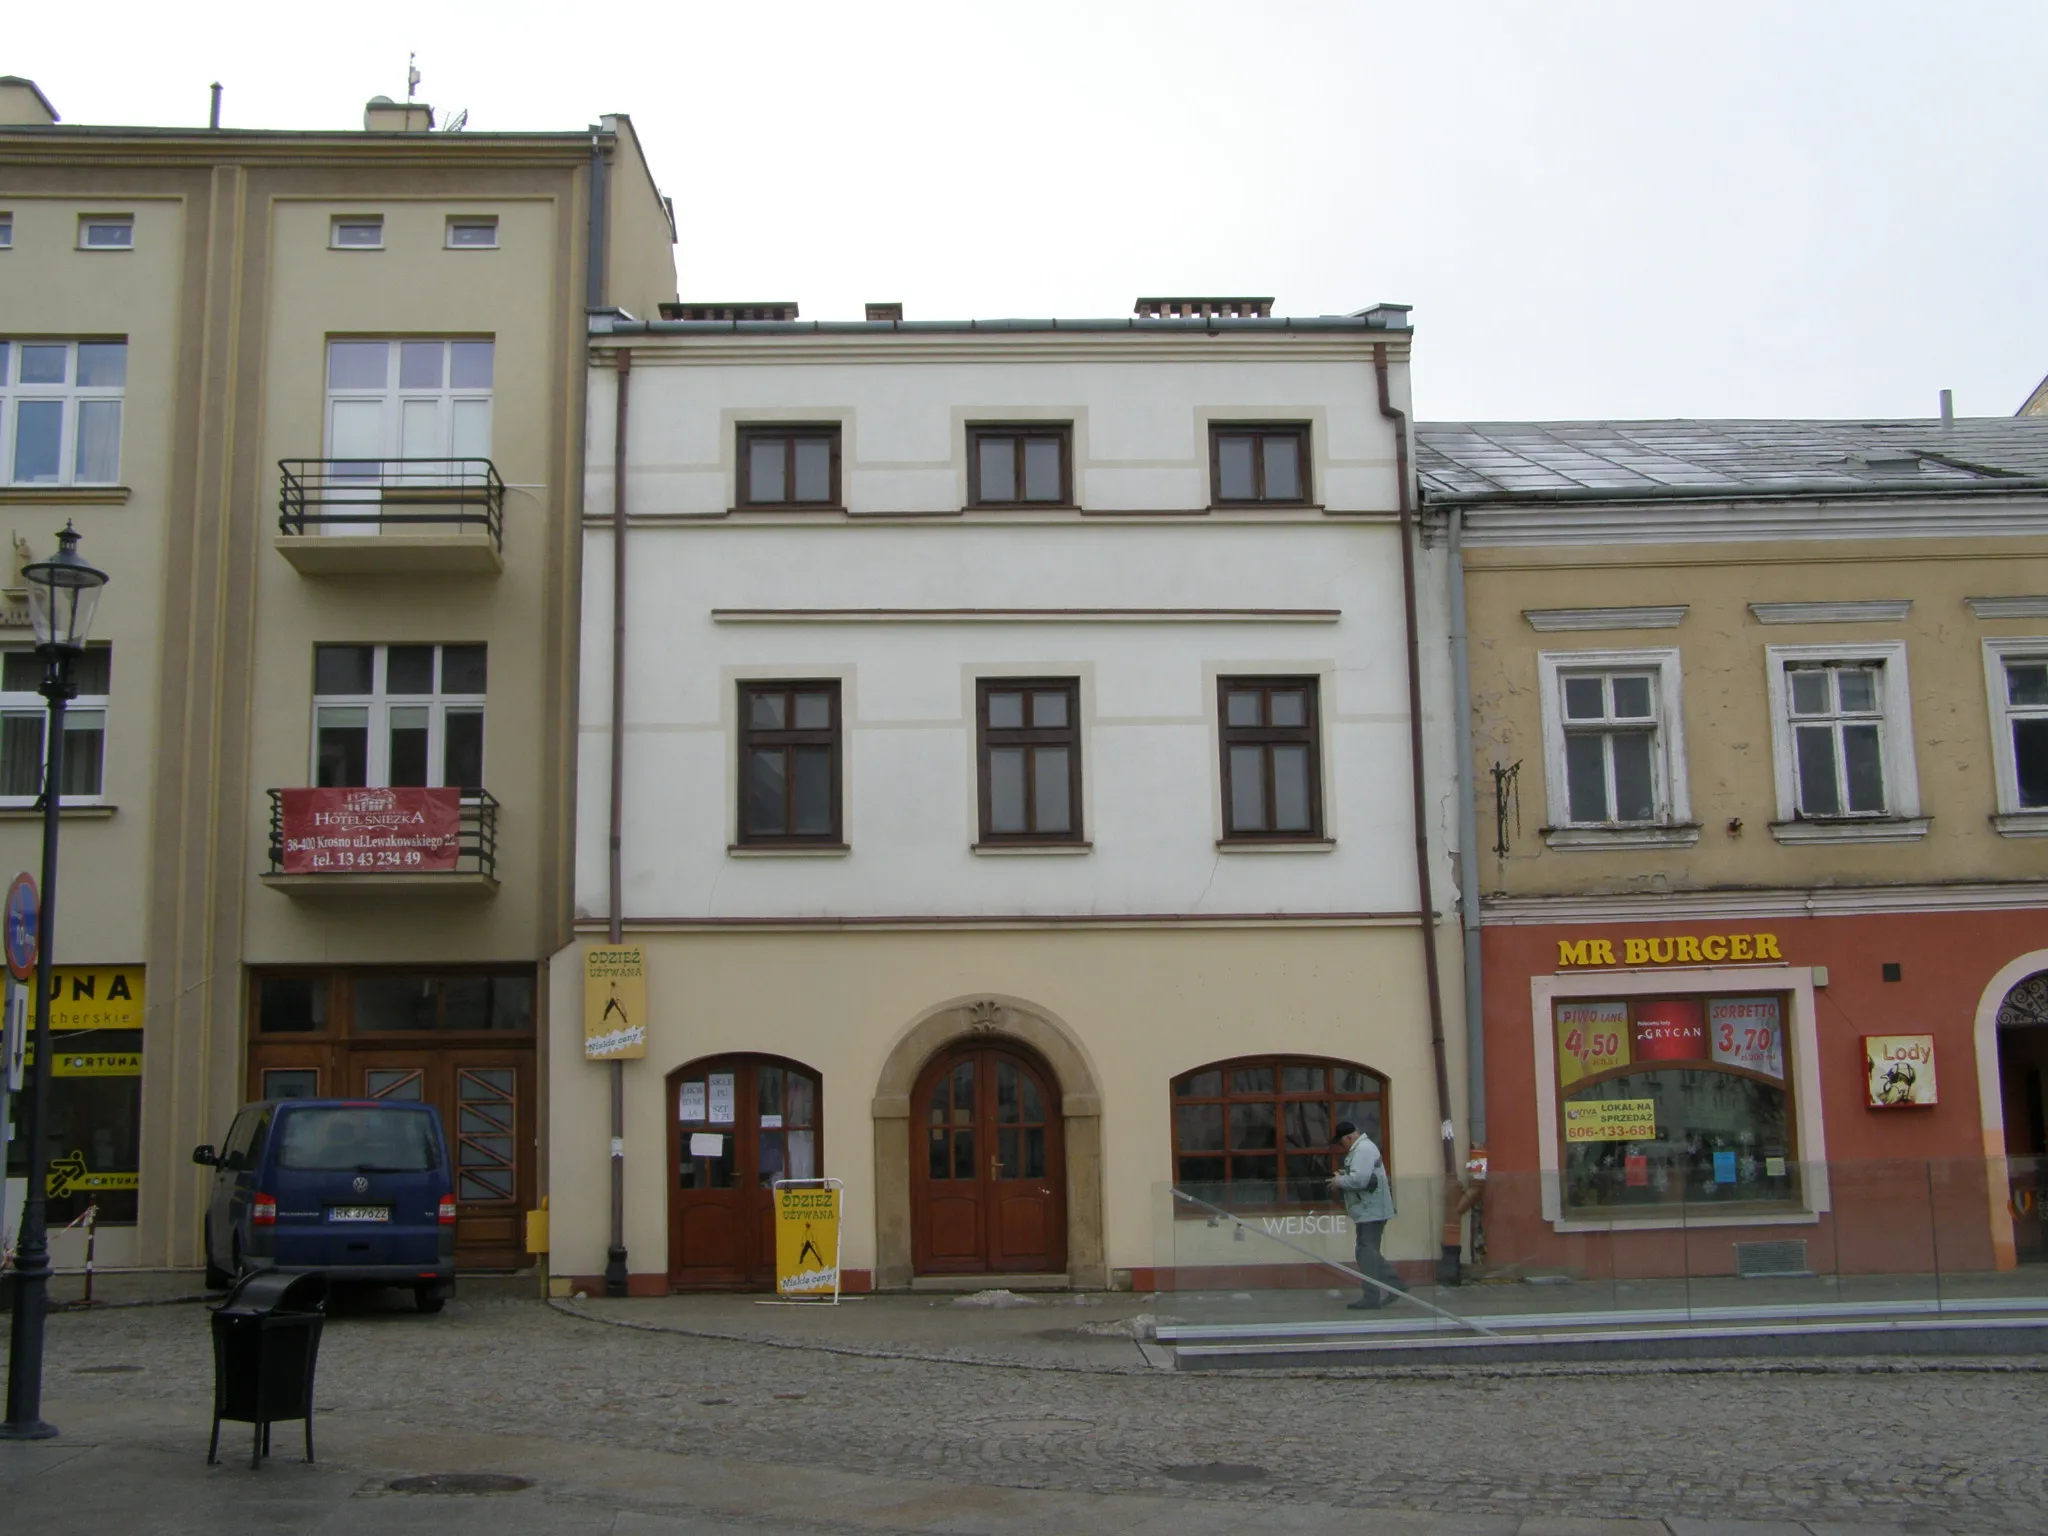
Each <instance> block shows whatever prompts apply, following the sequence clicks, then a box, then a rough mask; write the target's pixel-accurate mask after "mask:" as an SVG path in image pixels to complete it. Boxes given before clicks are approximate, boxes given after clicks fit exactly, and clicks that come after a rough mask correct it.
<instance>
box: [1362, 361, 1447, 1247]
mask: <svg viewBox="0 0 2048 1536" xmlns="http://www.w3.org/2000/svg"><path fill="white" fill-rule="evenodd" d="M1372 372H1373V378H1374V380H1375V382H1376V383H1377V384H1378V385H1379V393H1380V415H1382V416H1384V417H1385V418H1386V419H1387V420H1388V421H1391V422H1392V423H1393V424H1394V469H1395V473H1396V475H1397V476H1398V477H1399V481H1400V485H1399V497H1400V507H1401V610H1402V618H1403V619H1404V620H1405V622H1406V625H1407V631H1408V760H1409V779H1410V781H1411V782H1412V784H1413V786H1414V790H1415V794H1414V807H1413V814H1414V820H1415V885H1416V894H1417V898H1418V902H1419V905H1420V907H1421V916H1422V974H1423V978H1424V980H1425V982H1426V983H1427V985H1428V989H1429V1049H1430V1054H1431V1058H1432V1060H1433V1062H1434V1065H1435V1068H1436V1109H1437V1118H1438V1120H1439V1121H1440V1137H1441V1141H1442V1145H1443V1164H1444V1167H1443V1174H1444V1225H1443V1233H1442V1247H1441V1250H1440V1251H1439V1253H1438V1255H1437V1265H1436V1278H1437V1283H1438V1284H1439V1285H1456V1284H1457V1283H1458V1254H1459V1250H1460V1248H1461V1247H1462V1246H1463V1244H1462V1242H1461V1239H1460V1236H1459V1225H1460V1198H1461V1196H1462V1195H1463V1194H1464V1190H1463V1188H1462V1187H1461V1186H1460V1185H1459V1183H1458V1146H1457V1142H1456V1140H1455V1131H1454V1129H1453V1127H1452V1125H1451V1072H1450V1067H1449V1064H1448V1063H1447V1062H1446V1060H1445V1057H1444V996H1443V986H1442V983H1441V982H1440V981H1439V980H1438V977H1437V969H1436V965H1437V961H1436V898H1435V895H1434V894H1433V892H1432V890H1431V881H1430V878H1429V794H1428V790H1427V787H1426V786H1425V783H1424V780H1423V776H1422V772H1423V752H1422V642H1421V639H1420V637H1419V634H1418V632H1417V628H1416V617H1415V501H1414V495H1413V492H1412V491H1411V489H1410V487H1409V483H1408V413H1407V412H1405V411H1403V410H1401V409H1400V407H1398V406H1396V405H1395V404H1394V397H1393V394H1392V391H1391V390H1390V389H1389V387H1388V384H1387V344H1386V343H1385V342H1383V341H1376V342H1374V343H1373V347H1372Z"/></svg>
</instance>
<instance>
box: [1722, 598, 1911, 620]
mask: <svg viewBox="0 0 2048 1536" xmlns="http://www.w3.org/2000/svg"><path fill="white" fill-rule="evenodd" d="M1912 607H1913V599H1911V598H1910V597H1874V598H1860V599H1852V600H1848V601H1843V602H1820V603H1751V604H1750V605H1749V611H1750V612H1751V613H1752V614H1754V615H1755V616H1756V621H1757V623H1759V624H1896V623H1898V621H1899V620H1901V619H1903V618H1904V617H1905V616H1906V615H1907V614H1908V613H1909V612H1911V611H1912Z"/></svg>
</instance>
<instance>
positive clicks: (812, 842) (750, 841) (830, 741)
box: [733, 677, 846, 848]
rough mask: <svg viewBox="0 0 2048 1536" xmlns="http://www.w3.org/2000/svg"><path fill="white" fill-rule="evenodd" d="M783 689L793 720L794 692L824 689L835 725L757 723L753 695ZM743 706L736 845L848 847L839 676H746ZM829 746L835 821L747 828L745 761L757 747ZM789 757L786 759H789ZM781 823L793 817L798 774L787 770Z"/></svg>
mask: <svg viewBox="0 0 2048 1536" xmlns="http://www.w3.org/2000/svg"><path fill="white" fill-rule="evenodd" d="M764 693H781V694H782V695H783V696H784V698H785V700H787V701H789V702H788V704H787V706H786V707H787V708H788V711H789V712H788V714H786V715H785V716H784V718H785V719H794V718H795V706H794V696H795V695H796V694H798V693H824V694H826V695H828V696H829V697H830V698H831V700H832V723H831V724H830V725H829V726H827V727H826V728H825V729H823V730H817V729H808V730H798V729H797V728H796V727H795V726H793V725H792V726H785V727H782V728H780V729H768V728H763V727H757V726H755V725H754V724H753V723H752V721H753V709H752V704H753V700H754V697H755V695H757V694H764ZM737 699H738V705H739V775H738V799H737V803H736V804H735V806H734V821H733V846H734V847H737V848H844V847H845V846H846V817H845V806H844V790H845V783H846V774H845V754H846V731H845V721H846V714H845V700H844V698H843V697H842V694H841V690H840V684H839V679H838V678H836V677H816V678H802V677H797V678H758V679H757V678H748V679H746V680H744V681H742V682H741V683H740V684H739V690H738V694H737ZM820 746H822V747H826V748H829V749H830V759H829V760H830V762H831V767H832V825H831V827H830V828H829V829H828V830H827V831H825V832H765V833H764V832H749V831H748V830H747V759H748V754H749V753H751V752H752V751H754V750H755V749H756V748H773V747H781V748H783V749H785V751H787V750H789V749H793V748H796V747H820ZM786 761H787V759H786V758H785V762H786ZM783 795H784V800H783V810H784V816H783V823H784V825H785V826H787V825H790V824H792V823H794V821H795V819H796V818H795V815H794V810H795V795H796V776H795V775H794V774H791V773H789V772H787V771H785V772H784V774H783Z"/></svg>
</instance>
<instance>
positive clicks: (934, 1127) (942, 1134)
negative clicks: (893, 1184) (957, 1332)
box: [910, 1036, 1067, 1275]
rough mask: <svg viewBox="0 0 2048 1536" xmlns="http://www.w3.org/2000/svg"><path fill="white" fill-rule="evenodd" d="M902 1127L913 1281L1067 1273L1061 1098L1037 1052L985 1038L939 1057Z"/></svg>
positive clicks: (921, 1079) (921, 1081)
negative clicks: (907, 1132) (907, 1127)
mask: <svg viewBox="0 0 2048 1536" xmlns="http://www.w3.org/2000/svg"><path fill="white" fill-rule="evenodd" d="M911 1127H912V1130H911V1148H910V1209H911V1256H912V1262H913V1264H914V1265H915V1267H916V1271H917V1273H919V1274H923V1275H975V1274H998V1275H1001V1274H1058V1273H1062V1272H1063V1271H1064V1270H1065V1269H1066V1264H1067V1213H1066V1146H1065V1136H1064V1135H1063V1130H1064V1123H1063V1118H1062V1114H1061V1103H1060V1091H1059V1086H1058V1080H1057V1079H1056V1078H1054V1077H1053V1075H1052V1071H1051V1069H1050V1068H1049V1067H1048V1066H1047V1065H1046V1064H1045V1062H1044V1060H1043V1059H1042V1058H1041V1057H1040V1056H1039V1055H1038V1053H1037V1052H1036V1051H1033V1050H1031V1049H1029V1048H1028V1047H1027V1046H1025V1045H1023V1044H1022V1043H1021V1042H1018V1041H1013V1040H1004V1039H1002V1038H1000V1037H997V1036H986V1037H983V1038H979V1039H970V1040H963V1041H959V1042H956V1043H955V1044H953V1045H951V1046H949V1047H948V1048H946V1049H945V1050H943V1051H941V1052H939V1053H938V1054H937V1055H936V1056H934V1057H933V1058H932V1059H931V1060H930V1061H929V1062H928V1063H926V1065H925V1068H924V1070H923V1071H922V1072H921V1073H919V1074H918V1079H917V1086H916V1087H915V1088H914V1089H913V1090H912V1093H911Z"/></svg>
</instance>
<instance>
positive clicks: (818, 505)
mask: <svg viewBox="0 0 2048 1536" xmlns="http://www.w3.org/2000/svg"><path fill="white" fill-rule="evenodd" d="M763 438H782V439H784V443H783V454H782V483H783V485H784V487H785V488H786V489H788V490H791V491H794V490H795V489H796V445H797V443H798V441H800V440H808V441H817V440H823V441H825V442H827V443H829V444H830V446H831V450H832V469H831V484H830V486H829V487H828V490H827V495H826V497H825V499H824V500H823V501H792V500H788V499H784V500H782V501H756V500H755V499H754V476H753V460H754V454H753V445H754V443H755V442H756V441H757V440H760V439H763ZM839 443H840V431H839V423H838V422H836V421H757V422H742V423H741V424H740V427H739V432H738V437H737V440H736V447H737V450H738V454H739V466H738V475H737V479H736V481H735V484H734V490H735V492H736V494H737V498H738V499H737V502H736V503H735V504H736V505H737V506H738V507H739V508H740V510H742V511H746V512H758V511H772V512H839V511H843V510H845V507H846V498H845V497H844V496H843V495H842V494H841V491H840V480H839Z"/></svg>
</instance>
